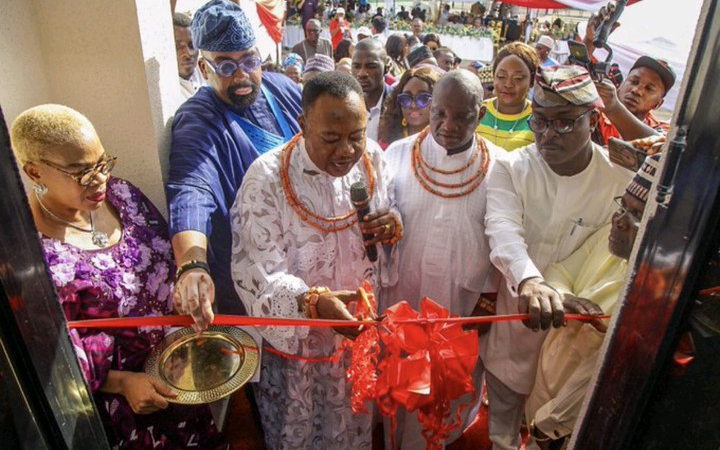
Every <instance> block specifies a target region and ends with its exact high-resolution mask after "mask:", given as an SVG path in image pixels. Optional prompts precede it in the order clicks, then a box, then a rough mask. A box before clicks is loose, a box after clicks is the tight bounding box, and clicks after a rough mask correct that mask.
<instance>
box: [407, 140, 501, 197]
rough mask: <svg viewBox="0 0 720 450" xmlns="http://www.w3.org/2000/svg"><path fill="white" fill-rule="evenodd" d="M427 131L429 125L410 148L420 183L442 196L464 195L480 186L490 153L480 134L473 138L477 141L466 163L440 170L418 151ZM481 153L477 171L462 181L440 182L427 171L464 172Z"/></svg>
mask: <svg viewBox="0 0 720 450" xmlns="http://www.w3.org/2000/svg"><path fill="white" fill-rule="evenodd" d="M428 133H430V127H428V128H425V129H424V130H423V131H422V132H420V134H419V135H418V137H417V139H415V144H414V145H413V150H412V165H413V172H414V174H415V178H416V179H417V180H418V182H419V183H420V185H421V186H422V187H423V188H424V189H425V190H426V191H428V192H430V193H431V194H433V195H437V196H438V197H443V198H457V197H464V196H466V195H468V194H470V193H471V192H473V191H474V190H475V189H477V187H478V186H480V183H482V181H483V180H484V179H485V175H486V174H487V171H488V167H489V165H490V153H489V152H488V149H487V146H486V145H485V141H484V140H483V139H482V138H481V137H480V135H476V137H475V140H476V141H477V147H476V150H475V154H474V155H473V156H472V157H470V161H468V163H467V164H465V165H464V166H463V167H461V168H459V169H456V170H441V169H438V168H436V167H433V166H431V165H429V164H428V163H427V162H426V161H425V160H424V159H423V156H422V152H421V151H420V144H422V142H423V140H424V139H425V138H426V137H427V135H428ZM481 153H482V162H481V163H480V164H479V166H478V169H477V171H476V172H475V174H473V175H472V176H471V177H470V178H468V179H467V180H465V181H464V182H462V183H442V182H440V181H438V180H436V179H434V178H433V177H432V176H431V175H430V174H428V172H427V171H430V172H434V173H437V174H440V175H454V174H458V173H461V172H464V171H466V170H468V169H470V168H472V166H473V165H474V164H475V162H476V161H477V159H478V157H479V156H480V154H481ZM426 169H427V170H426ZM437 188H443V189H445V190H446V191H441V190H438V189H437Z"/></svg>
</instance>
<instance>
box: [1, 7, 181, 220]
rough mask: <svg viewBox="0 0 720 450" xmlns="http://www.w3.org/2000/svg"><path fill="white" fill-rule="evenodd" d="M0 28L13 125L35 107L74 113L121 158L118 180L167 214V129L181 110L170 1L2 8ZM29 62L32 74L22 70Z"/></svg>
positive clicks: (5, 99)
mask: <svg viewBox="0 0 720 450" xmlns="http://www.w3.org/2000/svg"><path fill="white" fill-rule="evenodd" d="M8 4H9V5H10V13H11V14H10V15H8V14H5V9H6V6H7V5H8ZM0 29H1V30H2V36H1V37H0V39H1V40H0V42H2V44H3V46H2V47H0V60H1V61H3V63H2V68H0V70H2V71H3V72H2V78H1V79H2V80H3V81H2V84H0V102H2V103H1V104H2V106H3V109H4V110H5V111H6V120H7V121H8V123H11V122H12V120H13V119H14V118H15V117H16V116H17V114H18V113H20V112H22V111H23V110H24V109H26V108H28V107H30V106H33V105H36V104H38V103H45V102H52V103H61V104H65V105H68V106H70V107H72V108H75V109H77V110H78V111H80V112H82V113H83V114H85V115H86V116H87V117H88V118H89V119H90V120H91V121H92V122H93V124H94V125H95V128H96V129H97V131H98V134H99V135H100V139H101V140H102V142H103V145H104V146H105V149H106V151H107V152H108V153H109V154H112V155H117V156H119V159H118V165H117V167H116V169H115V172H114V174H115V175H117V176H120V177H123V178H126V179H128V180H130V181H131V182H133V183H134V184H136V185H138V186H139V187H140V189H142V191H143V192H144V193H145V194H146V195H147V196H148V197H149V198H150V199H151V200H152V201H153V203H155V205H156V206H157V207H158V208H160V210H161V211H165V196H164V192H163V185H162V176H163V173H164V172H163V170H162V168H163V166H164V161H166V160H167V152H168V149H169V132H168V127H169V123H170V120H171V116H172V114H173V112H174V111H175V109H176V108H177V106H178V105H179V104H180V103H181V101H182V100H181V97H180V92H179V84H178V77H177V62H176V59H175V46H174V38H173V28H172V18H171V16H170V5H169V2H166V1H160V0H152V1H150V0H137V2H135V1H129V0H122V1H114V0H104V1H98V0H13V1H5V2H4V6H3V11H2V14H0ZM28 61H29V64H31V65H32V67H31V69H32V70H28V69H26V68H24V66H25V65H27V64H28ZM5 72H7V74H6V73H5ZM32 77H37V78H38V79H37V80H35V79H33V78H32ZM8 79H10V80H12V83H11V84H8V83H7V81H8ZM36 84H37V85H39V86H40V89H37V90H36V88H35V85H36ZM161 161H163V164H161Z"/></svg>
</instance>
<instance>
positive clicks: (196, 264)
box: [175, 259, 210, 282]
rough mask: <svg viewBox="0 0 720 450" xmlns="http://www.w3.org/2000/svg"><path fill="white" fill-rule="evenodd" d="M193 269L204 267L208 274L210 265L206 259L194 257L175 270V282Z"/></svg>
mask: <svg viewBox="0 0 720 450" xmlns="http://www.w3.org/2000/svg"><path fill="white" fill-rule="evenodd" d="M192 269H202V270H204V271H205V272H207V273H208V275H209V274H210V266H209V265H208V263H206V262H205V261H198V260H195V259H193V260H190V261H186V262H184V263H182V264H180V267H178V268H177V270H176V271H175V282H177V281H178V280H179V279H180V277H181V276H182V274H184V273H185V272H187V271H188V270H192Z"/></svg>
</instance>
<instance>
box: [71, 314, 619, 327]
mask: <svg viewBox="0 0 720 450" xmlns="http://www.w3.org/2000/svg"><path fill="white" fill-rule="evenodd" d="M609 317H610V316H609V315H602V316H585V315H582V314H565V319H566V320H586V321H587V320H591V319H608V318H609ZM529 318H530V316H529V314H506V315H501V316H481V317H449V318H438V319H436V318H417V319H407V320H399V321H396V322H395V323H397V324H409V323H414V324H436V323H488V322H512V321H518V320H527V319H529ZM193 323H194V322H193V319H192V316H190V315H173V316H145V317H115V318H110V319H89V320H70V321H68V323H67V326H68V328H135V327H156V326H171V327H187V326H190V325H192V324H193ZM385 323H386V321H385V320H383V321H370V322H363V323H362V324H360V323H358V325H364V326H378V325H384V324H385ZM213 324H214V325H231V326H292V327H320V328H329V327H347V326H348V321H347V320H327V319H295V318H290V317H253V316H235V315H227V314H216V315H215V320H213Z"/></svg>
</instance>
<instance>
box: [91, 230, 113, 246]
mask: <svg viewBox="0 0 720 450" xmlns="http://www.w3.org/2000/svg"><path fill="white" fill-rule="evenodd" d="M92 243H93V244H94V245H97V246H98V247H107V246H108V244H109V243H110V239H109V238H108V235H107V234H105V233H103V232H102V231H93V232H92Z"/></svg>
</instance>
